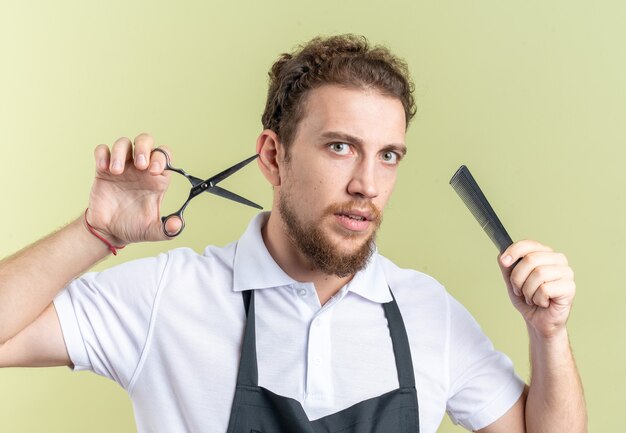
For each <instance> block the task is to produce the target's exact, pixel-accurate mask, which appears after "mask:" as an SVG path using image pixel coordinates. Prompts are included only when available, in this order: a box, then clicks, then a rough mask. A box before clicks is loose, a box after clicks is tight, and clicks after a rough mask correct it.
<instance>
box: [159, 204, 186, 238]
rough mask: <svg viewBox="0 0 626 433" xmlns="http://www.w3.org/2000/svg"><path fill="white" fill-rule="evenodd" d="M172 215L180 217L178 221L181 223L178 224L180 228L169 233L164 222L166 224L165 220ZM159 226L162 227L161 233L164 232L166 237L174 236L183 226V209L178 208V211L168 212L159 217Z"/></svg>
mask: <svg viewBox="0 0 626 433" xmlns="http://www.w3.org/2000/svg"><path fill="white" fill-rule="evenodd" d="M185 205H186V203H185ZM172 217H178V218H180V222H181V223H182V224H181V225H180V228H179V229H178V230H177V231H176V232H174V233H169V232H168V231H167V228H166V224H167V221H168V220H169V219H170V218H172ZM161 227H162V228H163V233H165V236H167V237H168V238H175V237H176V236H178V235H179V234H180V233H181V232H182V231H183V229H184V228H185V219H184V218H183V209H180V210H179V211H178V212H175V213H172V214H169V215H168V216H164V217H161Z"/></svg>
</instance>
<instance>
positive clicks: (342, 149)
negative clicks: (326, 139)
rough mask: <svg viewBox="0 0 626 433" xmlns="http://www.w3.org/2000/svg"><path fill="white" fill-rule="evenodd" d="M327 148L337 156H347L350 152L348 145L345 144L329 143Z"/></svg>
mask: <svg viewBox="0 0 626 433" xmlns="http://www.w3.org/2000/svg"><path fill="white" fill-rule="evenodd" d="M328 147H329V148H330V150H331V151H333V152H334V153H336V154H337V155H347V154H348V153H349V152H350V145H348V144H347V143H331V144H329V145H328Z"/></svg>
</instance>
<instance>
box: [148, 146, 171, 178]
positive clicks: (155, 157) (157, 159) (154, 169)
mask: <svg viewBox="0 0 626 433" xmlns="http://www.w3.org/2000/svg"><path fill="white" fill-rule="evenodd" d="M159 149H161V150H163V151H165V152H166V153H167V156H168V157H169V159H170V162H171V161H172V153H171V152H170V150H169V148H168V147H167V146H159ZM166 162H167V159H166V158H165V155H163V154H162V153H161V152H152V153H151V154H150V169H149V170H150V174H152V175H154V176H156V175H159V174H162V173H163V170H165V165H166Z"/></svg>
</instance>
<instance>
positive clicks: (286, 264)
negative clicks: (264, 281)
mask: <svg viewBox="0 0 626 433" xmlns="http://www.w3.org/2000/svg"><path fill="white" fill-rule="evenodd" d="M277 213H278V212H272V213H271V214H270V217H269V219H268V221H267V223H266V224H265V226H263V229H262V230H261V234H262V235H263V242H264V243H265V246H266V247H267V250H268V251H269V253H270V255H271V256H272V258H273V259H274V261H275V262H276V263H277V264H278V266H280V268H281V269H282V270H283V271H284V272H285V273H286V274H287V275H289V276H290V277H291V278H293V279H294V280H296V281H299V282H312V283H313V284H314V285H315V291H316V292H317V296H318V298H319V300H320V304H321V305H324V304H325V303H326V302H327V301H328V300H329V299H330V298H332V297H333V296H334V295H335V294H336V293H337V292H338V291H339V290H340V289H341V288H342V287H343V286H345V285H346V284H347V283H348V282H349V281H350V280H351V279H352V277H354V275H349V276H347V277H338V276H336V275H328V274H326V273H324V272H322V271H320V270H319V269H318V268H317V267H316V266H315V265H314V264H313V263H312V262H311V260H310V259H309V258H308V257H306V256H305V255H304V254H303V253H302V252H301V251H300V250H298V249H297V248H296V247H295V246H294V245H293V243H292V242H291V240H290V239H289V238H288V236H287V234H286V233H285V230H284V228H283V226H282V224H283V223H282V221H281V220H280V218H278V217H277V216H276V214H277Z"/></svg>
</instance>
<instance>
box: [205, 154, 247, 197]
mask: <svg viewBox="0 0 626 433" xmlns="http://www.w3.org/2000/svg"><path fill="white" fill-rule="evenodd" d="M258 157H259V155H258V154H257V155H253V156H251V157H250V158H247V159H244V160H243V161H241V162H239V163H237V164H235V165H233V166H232V167H230V168H227V169H226V170H224V171H222V172H220V173H218V174H216V175H215V176H213V177H211V178H210V179H207V180H206V181H207V183H208V184H210V185H216V184H218V183H219V182H221V181H223V180H224V179H226V178H227V177H228V176H230V175H231V174H233V173H235V172H237V171H239V170H241V169H242V168H243V167H245V166H246V165H248V164H250V163H251V162H252V161H254V160H255V159H257V158H258ZM218 195H219V194H218ZM237 197H239V196H237ZM231 200H234V199H231ZM244 200H245V199H244Z"/></svg>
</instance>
